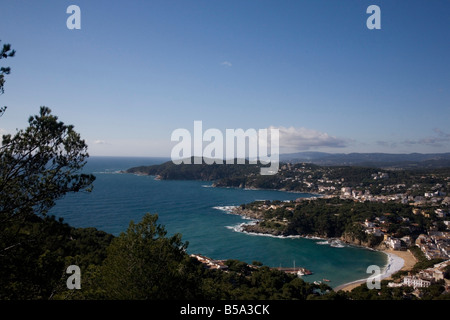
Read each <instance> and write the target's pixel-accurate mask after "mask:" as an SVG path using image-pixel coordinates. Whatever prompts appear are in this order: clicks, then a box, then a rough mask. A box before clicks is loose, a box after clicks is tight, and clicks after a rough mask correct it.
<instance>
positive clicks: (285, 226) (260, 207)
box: [234, 163, 450, 298]
mask: <svg viewBox="0 0 450 320" xmlns="http://www.w3.org/2000/svg"><path fill="white" fill-rule="evenodd" d="M342 170H347V173H349V172H352V173H355V174H354V175H353V176H352V174H350V175H340V177H336V172H339V171H342ZM333 171H336V172H333ZM363 171H364V172H363ZM361 173H363V174H361ZM278 179H279V180H278V181H277V187H278V188H279V189H282V190H292V189H294V190H297V191H298V190H301V191H302V192H311V193H314V194H315V195H316V196H313V197H306V198H304V197H299V198H298V199H297V200H295V201H284V202H282V201H260V202H254V203H251V204H244V205H241V206H240V207H237V208H235V209H234V213H235V214H240V215H244V216H247V217H248V218H252V219H255V220H256V221H257V222H256V223H253V224H249V225H247V226H246V227H244V231H246V232H253V233H255V232H256V233H271V234H276V235H281V236H283V235H292V234H300V235H303V236H311V235H312V236H322V237H325V238H330V235H329V234H326V233H327V232H323V231H320V232H319V231H318V230H317V229H314V228H313V229H311V230H310V231H311V233H312V234H308V233H307V234H302V233H301V232H300V230H304V229H302V228H301V227H297V228H295V227H293V225H295V223H296V222H298V220H299V219H301V218H297V220H296V215H298V216H299V217H302V218H303V219H305V218H306V217H307V214H305V215H302V212H304V211H305V210H308V209H307V208H308V207H312V205H310V204H311V203H319V202H320V201H322V203H321V204H320V205H321V206H323V207H322V209H325V208H327V207H329V206H347V207H348V208H349V210H350V211H353V210H354V211H355V213H356V212H357V211H358V210H361V208H364V206H370V209H371V208H377V210H385V211H380V212H377V213H376V214H375V213H371V214H367V215H366V218H365V219H363V220H360V221H358V222H357V223H355V222H353V225H354V226H353V227H354V228H356V229H357V230H358V231H360V232H362V233H364V235H363V236H361V235H360V236H359V241H355V240H356V239H355V237H348V236H347V234H344V233H343V234H333V235H331V238H335V237H336V238H338V239H339V240H341V241H344V242H348V243H350V244H358V245H365V246H369V247H372V248H376V249H385V250H389V251H390V252H393V253H394V254H395V253H397V254H398V255H401V253H405V254H406V253H408V254H409V256H411V257H414V258H413V259H414V261H415V262H418V261H419V260H420V259H423V260H426V261H428V263H425V265H426V266H427V267H424V268H417V267H416V268H412V266H410V268H409V269H408V268H402V270H406V271H404V273H400V275H399V276H397V277H395V279H392V278H389V282H388V284H387V286H388V287H389V288H400V287H405V288H406V287H410V288H412V289H413V290H414V291H413V292H412V293H409V294H413V295H414V296H416V297H417V298H420V297H421V296H422V293H421V291H420V289H421V288H428V287H430V286H431V285H433V284H440V285H442V288H443V292H445V293H449V292H450V280H449V279H448V274H449V270H450V210H449V205H450V197H449V196H448V191H449V187H450V172H449V171H448V170H442V171H437V172H408V173H406V174H405V173H404V172H400V171H393V172H392V171H389V170H382V171H381V170H376V171H375V169H374V170H370V169H359V168H356V169H352V168H345V169H342V168H335V169H333V168H329V167H328V168H327V167H319V166H314V165H311V164H296V165H294V164H289V163H287V164H284V165H283V166H281V167H280V169H279V178H278ZM247 181H251V179H250V180H247ZM280 185H281V186H284V187H281V188H280ZM294 186H295V187H294ZM298 186H301V188H299V187H298ZM246 187H248V185H247V186H246ZM317 205H318V204H314V206H317ZM395 206H398V207H395ZM368 208H369V207H368ZM393 208H401V210H400V209H399V210H397V209H393ZM370 209H367V210H370ZM326 210H329V209H328V208H327V209H326ZM326 210H325V211H326ZM318 211H320V209H318ZM391 211H392V212H391ZM330 212H331V211H330ZM332 212H334V213H333V215H334V216H337V217H339V216H342V213H341V212H339V211H332ZM327 219H328V218H327ZM328 221H330V223H332V222H331V221H332V220H331V219H330V220H328ZM356 229H355V230H356ZM347 230H348V228H347ZM324 233H325V234H324ZM360 234H361V233H360ZM349 239H350V241H348V240H349ZM361 239H363V240H361ZM364 239H365V240H364ZM367 239H372V240H371V241H369V240H367ZM373 239H377V240H376V241H373ZM433 263H434V264H433ZM430 264H432V265H431V266H429V265H430Z"/></svg>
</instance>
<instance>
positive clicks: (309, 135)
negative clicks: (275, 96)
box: [270, 126, 350, 152]
mask: <svg viewBox="0 0 450 320" xmlns="http://www.w3.org/2000/svg"><path fill="white" fill-rule="evenodd" d="M270 129H278V130H279V132H280V149H282V150H283V151H284V152H296V151H305V150H311V149H316V148H345V147H348V145H349V142H350V141H349V140H348V139H342V138H337V137H335V136H331V135H329V134H328V133H326V132H320V131H317V130H313V129H308V128H304V127H301V128H294V127H289V128H286V127H283V126H280V127H274V126H271V127H270Z"/></svg>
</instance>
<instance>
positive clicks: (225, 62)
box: [221, 61, 232, 67]
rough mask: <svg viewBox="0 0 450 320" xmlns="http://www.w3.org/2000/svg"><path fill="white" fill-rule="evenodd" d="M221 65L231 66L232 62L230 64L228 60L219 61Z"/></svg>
mask: <svg viewBox="0 0 450 320" xmlns="http://www.w3.org/2000/svg"><path fill="white" fill-rule="evenodd" d="M221 65H223V66H226V67H231V66H232V64H231V62H230V61H223V62H222V63H221Z"/></svg>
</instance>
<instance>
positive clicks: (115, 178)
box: [50, 157, 387, 287]
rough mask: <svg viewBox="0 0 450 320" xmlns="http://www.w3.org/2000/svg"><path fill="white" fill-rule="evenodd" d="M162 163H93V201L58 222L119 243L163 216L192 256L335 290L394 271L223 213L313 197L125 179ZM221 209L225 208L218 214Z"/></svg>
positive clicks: (63, 208)
mask: <svg viewBox="0 0 450 320" xmlns="http://www.w3.org/2000/svg"><path fill="white" fill-rule="evenodd" d="M166 160H168V159H162V158H112V157H91V158H90V159H89V162H88V164H87V165H86V167H85V171H87V172H91V173H93V174H94V175H95V176H96V177H97V179H96V181H95V182H94V190H93V191H92V192H91V193H79V194H71V195H67V196H66V197H64V198H63V199H61V200H59V201H58V202H57V205H56V206H55V207H54V208H53V209H52V211H51V212H50V214H53V215H55V216H57V217H63V218H64V221H65V222H67V223H69V224H70V225H72V226H74V227H95V228H97V229H100V230H103V231H106V232H109V233H112V234H114V235H119V234H120V232H123V231H126V229H127V227H128V224H129V223H130V221H131V220H133V221H134V222H139V221H140V220H141V218H142V216H143V215H144V214H145V213H147V212H150V213H157V214H158V216H159V219H158V222H159V223H160V224H162V225H164V226H165V227H166V229H167V230H168V233H169V234H174V233H181V234H182V236H183V241H188V242H189V246H188V253H200V254H203V255H206V256H209V257H211V258H214V259H238V260H241V261H245V262H247V263H252V262H253V261H255V260H257V261H260V262H262V263H263V264H264V265H267V266H273V267H278V266H283V267H292V266H293V265H294V263H295V266H296V267H305V268H307V269H310V270H311V271H313V272H314V274H313V275H310V276H304V277H303V279H305V280H306V281H316V280H322V279H328V280H330V282H329V283H328V284H329V285H330V286H332V287H336V286H338V285H341V284H343V283H347V282H351V281H354V280H359V279H362V278H367V277H368V276H370V275H371V274H367V273H366V270H367V267H368V266H369V265H379V266H380V267H381V268H382V267H383V266H384V265H385V264H386V262H387V259H386V255H385V254H383V253H380V252H376V251H372V250H367V249H363V248H357V247H351V246H344V247H334V246H330V245H328V244H323V241H322V240H313V239H303V238H275V237H269V236H256V235H249V234H245V233H241V232H238V231H236V230H237V229H238V228H236V226H239V225H240V224H242V223H245V222H248V220H244V219H243V218H241V217H240V216H236V215H231V214H228V213H227V212H226V211H225V210H220V209H219V208H220V207H225V206H236V205H240V204H243V203H248V202H251V201H255V200H294V199H297V198H299V197H308V196H309V195H308V194H299V193H289V192H281V191H264V190H243V189H235V188H212V187H211V183H210V182H201V181H160V180H155V179H154V177H151V176H137V175H132V174H120V173H118V171H119V170H124V169H128V168H130V167H133V166H139V165H150V164H157V163H162V162H164V161H166ZM218 207H219V208H218Z"/></svg>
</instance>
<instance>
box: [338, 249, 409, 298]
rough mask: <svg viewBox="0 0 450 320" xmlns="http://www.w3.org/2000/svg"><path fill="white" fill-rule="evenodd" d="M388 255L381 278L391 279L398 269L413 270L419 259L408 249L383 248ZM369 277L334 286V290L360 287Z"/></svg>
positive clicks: (348, 289) (349, 289)
mask: <svg viewBox="0 0 450 320" xmlns="http://www.w3.org/2000/svg"><path fill="white" fill-rule="evenodd" d="M382 252H384V253H385V254H386V255H387V256H388V263H387V266H386V268H385V270H383V271H384V272H383V274H382V275H381V277H380V278H381V280H389V279H391V275H392V274H394V273H396V272H397V271H400V270H402V271H408V270H411V269H412V267H413V266H414V265H415V264H416V262H417V260H416V258H415V257H414V255H413V254H412V253H411V252H410V251H409V250H408V251H397V250H392V249H386V250H383V251H382ZM366 280H367V279H361V280H356V281H353V282H350V283H346V284H343V285H340V286H338V287H336V288H334V291H339V290H343V291H351V290H352V289H354V288H356V287H358V286H359V285H361V284H363V283H365V282H366Z"/></svg>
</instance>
